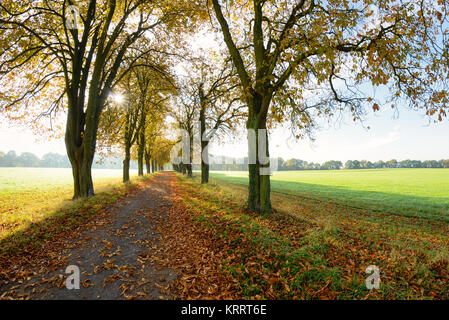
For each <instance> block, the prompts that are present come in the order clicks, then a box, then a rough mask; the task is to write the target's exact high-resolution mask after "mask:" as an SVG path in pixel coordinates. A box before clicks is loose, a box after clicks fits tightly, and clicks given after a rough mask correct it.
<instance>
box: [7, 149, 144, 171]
mask: <svg viewBox="0 0 449 320" xmlns="http://www.w3.org/2000/svg"><path fill="white" fill-rule="evenodd" d="M0 167H25V168H71V166H70V161H69V158H68V157H67V155H60V154H57V153H47V154H45V155H44V156H43V157H42V159H40V158H39V157H37V156H36V155H35V154H33V153H31V152H24V153H22V154H21V155H20V156H19V155H17V154H16V152H15V151H9V152H8V153H4V152H1V151H0ZM122 167H123V159H121V158H118V157H110V158H108V159H100V158H95V159H94V164H93V165H92V168H94V169H121V168H122ZM131 168H132V169H137V163H136V162H135V161H132V162H131Z"/></svg>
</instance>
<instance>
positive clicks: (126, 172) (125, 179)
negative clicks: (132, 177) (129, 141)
mask: <svg viewBox="0 0 449 320" xmlns="http://www.w3.org/2000/svg"><path fill="white" fill-rule="evenodd" d="M130 162H131V146H126V147H125V160H123V182H129V167H130Z"/></svg>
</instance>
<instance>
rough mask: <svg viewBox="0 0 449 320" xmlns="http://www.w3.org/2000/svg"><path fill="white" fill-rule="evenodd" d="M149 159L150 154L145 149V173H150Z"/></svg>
mask: <svg viewBox="0 0 449 320" xmlns="http://www.w3.org/2000/svg"><path fill="white" fill-rule="evenodd" d="M150 159H151V157H150V154H149V153H148V151H145V167H146V168H147V174H150V173H151V164H150Z"/></svg>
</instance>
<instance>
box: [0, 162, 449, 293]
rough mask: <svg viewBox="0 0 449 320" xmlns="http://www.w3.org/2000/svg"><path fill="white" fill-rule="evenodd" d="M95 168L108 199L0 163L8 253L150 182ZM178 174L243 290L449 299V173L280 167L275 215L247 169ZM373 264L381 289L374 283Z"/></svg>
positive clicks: (216, 251)
mask: <svg viewBox="0 0 449 320" xmlns="http://www.w3.org/2000/svg"><path fill="white" fill-rule="evenodd" d="M93 176H94V180H95V189H96V196H95V197H93V198H90V199H87V200H77V201H71V200H70V199H71V196H72V178H71V172H70V170H67V169H37V168H36V169H29V168H27V169H24V168H0V258H2V257H3V258H4V259H3V260H5V261H7V259H8V256H9V255H11V254H17V253H19V252H20V251H21V250H22V249H23V248H25V250H27V249H26V248H29V247H30V246H31V247H38V246H39V245H40V243H41V241H47V240H48V239H52V237H58V236H59V232H60V230H62V231H61V232H64V230H67V229H69V230H70V228H71V225H72V224H73V225H77V224H79V223H84V222H86V221H88V220H87V219H90V217H91V216H92V215H93V214H97V213H98V212H101V210H103V209H104V208H105V207H106V206H108V205H109V204H111V203H113V202H115V201H116V200H117V199H118V198H119V197H121V196H124V195H126V194H127V192H128V191H129V190H130V188H132V186H133V184H135V183H136V182H140V181H141V180H140V179H139V178H137V177H136V176H135V173H134V175H133V183H131V184H122V183H121V171H120V170H94V171H93ZM177 177H178V178H177V179H178V183H179V186H180V189H179V190H180V192H181V198H182V204H183V206H184V208H185V211H186V212H187V213H188V214H189V215H190V216H191V217H192V219H193V221H195V223H196V224H197V225H198V226H200V227H201V230H202V232H201V233H200V234H199V235H198V237H200V236H204V235H209V236H211V237H213V239H212V240H213V241H212V242H213V243H214V246H213V247H211V248H209V250H210V251H211V252H212V255H211V256H214V255H215V256H220V257H222V260H220V265H221V270H223V272H225V273H226V274H228V275H229V276H231V277H233V278H234V279H235V281H236V283H238V286H239V288H240V291H241V296H242V297H243V298H251V299H449V224H448V222H449V219H448V218H449V213H448V212H449V210H448V209H449V169H381V170H339V171H296V172H275V173H274V174H273V176H272V203H273V209H274V210H273V213H272V214H270V215H257V214H254V213H251V212H248V211H246V209H245V203H246V197H247V181H248V178H247V173H246V172H212V173H211V181H210V183H209V184H208V185H201V183H200V179H199V174H198V173H195V175H194V178H193V179H191V178H187V177H186V176H183V175H180V174H178V175H177ZM147 178H148V177H146V178H144V179H147ZM370 265H375V266H377V267H379V269H380V272H381V273H380V276H381V287H380V290H367V288H366V283H365V280H366V278H367V276H368V275H367V274H366V272H365V270H366V267H368V266H370Z"/></svg>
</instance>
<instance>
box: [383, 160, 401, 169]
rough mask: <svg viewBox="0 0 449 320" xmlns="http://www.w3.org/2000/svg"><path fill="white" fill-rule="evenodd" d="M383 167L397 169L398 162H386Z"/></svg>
mask: <svg viewBox="0 0 449 320" xmlns="http://www.w3.org/2000/svg"><path fill="white" fill-rule="evenodd" d="M385 166H386V167H387V168H397V167H398V161H397V160H396V159H392V160H388V161H387V162H386V163H385Z"/></svg>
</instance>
